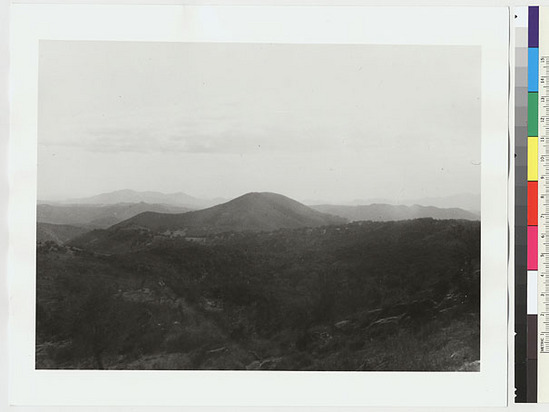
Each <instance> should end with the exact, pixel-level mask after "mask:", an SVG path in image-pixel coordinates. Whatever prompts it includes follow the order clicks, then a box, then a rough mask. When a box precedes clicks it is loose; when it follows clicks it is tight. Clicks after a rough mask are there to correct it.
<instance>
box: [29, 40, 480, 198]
mask: <svg viewBox="0 0 549 412" xmlns="http://www.w3.org/2000/svg"><path fill="white" fill-rule="evenodd" d="M480 57H481V56H480V48H477V47H469V46H373V45H372V46H371V45H368V46H364V45H290V44H282V45H280V44H279V45H273V44H212V43H209V44H206V43H202V44H196V43H195V44H188V43H187V44H185V43H130V42H76V41H74V42H66V41H42V42H41V43H40V78H39V126H38V127H39V137H38V155H39V158H38V159H39V165H38V198H39V199H44V200H56V199H64V198H74V197H81V196H88V195H94V194H97V193H102V192H108V191H113V190H118V189H126V188H127V189H134V190H155V191H161V192H166V193H168V192H180V191H181V192H185V193H188V194H190V195H193V196H198V197H218V196H220V197H225V198H232V197H235V196H238V195H241V194H244V193H246V192H250V191H272V192H278V193H282V194H285V195H287V196H290V197H292V198H295V199H297V200H301V201H303V200H311V199H314V200H322V201H329V202H340V201H341V202H342V201H350V200H352V199H371V198H385V199H393V200H395V201H398V200H399V199H410V198H422V197H438V196H451V195H455V194H459V193H472V194H478V193H480V165H479V163H480V63H481V60H480Z"/></svg>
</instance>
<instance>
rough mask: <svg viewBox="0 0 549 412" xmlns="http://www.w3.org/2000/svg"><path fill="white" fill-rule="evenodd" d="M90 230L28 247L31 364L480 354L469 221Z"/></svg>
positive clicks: (348, 360) (240, 363) (422, 358)
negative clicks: (196, 232) (33, 310)
mask: <svg viewBox="0 0 549 412" xmlns="http://www.w3.org/2000/svg"><path fill="white" fill-rule="evenodd" d="M92 233H93V232H92ZM101 233H102V236H97V235H94V236H95V237H94V236H91V235H90V236H88V235H87V237H84V238H82V239H84V240H82V239H81V240H80V241H78V240H75V241H74V242H73V243H69V245H66V246H59V245H56V244H53V243H52V242H46V243H40V244H39V245H38V247H37V354H36V361H37V367H38V368H109V369H263V370H268V369H277V370H353V371H354V370H469V369H470V368H471V366H470V365H472V364H473V363H474V362H475V361H477V360H478V359H479V350H480V341H479V332H480V327H479V293H480V279H479V268H480V223H479V222H477V221H466V220H433V219H416V220H408V221H396V222H354V223H349V224H339V225H332V226H321V227H304V228H296V229H279V230H274V231H269V232H225V233H215V234H206V235H204V236H201V237H199V238H196V237H192V238H191V237H186V236H185V235H181V236H179V235H177V236H176V235H174V234H173V233H170V232H169V231H167V232H163V233H158V232H153V231H151V230H149V229H144V228H134V229H128V228H118V229H117V230H113V231H110V232H108V233H107V234H108V236H107V235H105V233H103V232H101ZM94 239H95V241H93V240H94Z"/></svg>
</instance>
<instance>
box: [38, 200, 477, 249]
mask: <svg viewBox="0 0 549 412" xmlns="http://www.w3.org/2000/svg"><path fill="white" fill-rule="evenodd" d="M179 195H181V196H180V200H183V199H187V200H188V197H186V196H187V195H184V194H182V193H181V194H179ZM162 196H170V195H162V194H158V193H156V192H144V193H139V192H133V191H119V192H116V194H114V195H113V193H110V194H103V195H98V196H94V197H92V198H87V199H80V202H81V203H77V204H70V205H63V204H53V205H50V204H39V205H38V207H37V221H38V227H37V236H38V240H42V241H44V240H53V241H55V242H57V243H65V242H67V241H68V240H70V239H73V238H75V237H76V238H79V240H78V242H77V243H79V244H82V242H83V243H84V244H85V243H87V242H91V241H93V242H99V243H101V239H102V238H105V236H107V237H109V236H108V235H109V234H113V233H120V231H127V230H128V229H129V232H128V233H127V235H124V236H125V237H127V239H131V237H132V235H131V234H130V232H132V229H137V230H138V231H142V230H143V229H145V230H146V231H148V232H150V233H166V232H168V233H172V234H176V235H177V236H186V237H192V236H205V235H209V234H216V233H222V232H238V231H250V232H262V231H264V232H268V231H274V230H278V229H294V228H302V227H319V226H328V225H341V224H345V223H348V222H352V221H366V220H370V221H395V220H409V219H418V218H434V219H465V220H480V218H479V216H478V215H476V214H475V213H472V212H469V211H466V210H463V209H459V208H437V207H433V206H419V205H414V206H403V205H389V204H371V205H359V206H346V205H317V206H310V207H309V206H306V205H304V204H302V203H299V202H297V201H295V200H293V199H290V198H288V197H286V196H283V195H280V194H276V193H269V192H263V193H256V192H254V193H248V194H245V195H243V196H240V197H238V198H236V199H233V200H231V201H228V202H225V203H222V204H218V205H215V206H212V207H209V208H206V209H200V210H191V209H189V208H187V207H181V206H173V205H168V204H157V203H145V202H138V203H116V204H109V203H108V202H109V201H114V200H116V199H124V200H128V199H132V198H133V199H135V198H136V197H137V198H138V199H141V198H149V199H151V198H153V199H159V198H161V197H162ZM174 198H175V195H174ZM92 200H93V201H97V202H104V203H100V204H88V203H85V202H87V201H92ZM93 229H105V230H99V231H97V230H93ZM90 230H92V232H89V231H90ZM85 232H88V233H85ZM110 239H111V240H114V238H112V236H111V237H110Z"/></svg>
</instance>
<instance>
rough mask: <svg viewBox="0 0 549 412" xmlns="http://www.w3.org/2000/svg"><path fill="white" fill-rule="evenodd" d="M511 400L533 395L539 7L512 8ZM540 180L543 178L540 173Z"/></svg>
mask: <svg viewBox="0 0 549 412" xmlns="http://www.w3.org/2000/svg"><path fill="white" fill-rule="evenodd" d="M514 14H515V16H514V17H515V73H514V77H515V90H514V95H515V116H514V117H515V145H516V147H515V402H517V403H524V402H526V403H536V402H537V400H538V396H537V395H538V336H537V325H538V315H537V313H538V310H537V306H538V299H537V298H538V296H537V284H538V235H539V233H538V201H539V194H540V193H538V174H539V171H538V161H539V156H538V154H539V153H538V143H539V139H538V81H539V76H538V65H539V7H537V6H535V7H534V6H532V7H519V8H516V9H515V13H514ZM542 179H543V178H542Z"/></svg>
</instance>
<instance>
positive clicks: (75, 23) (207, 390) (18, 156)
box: [8, 4, 509, 407]
mask: <svg viewBox="0 0 549 412" xmlns="http://www.w3.org/2000/svg"><path fill="white" fill-rule="evenodd" d="M11 15H12V29H11V44H12V55H11V59H12V60H11V62H12V66H11V90H12V96H11V98H12V99H11V138H10V146H9V153H8V155H9V182H10V200H9V216H8V222H9V236H10V238H9V251H8V282H9V300H10V305H9V311H10V313H9V356H10V389H9V393H10V403H11V404H14V405H113V406H118V405H119V406H123V405H135V406H138V405H155V406H171V405H184V406H401V407H402V406H408V407H418V406H463V407H465V406H477V407H478V406H504V405H505V404H506V400H507V338H508V333H507V327H508V324H507V313H508V307H507V247H508V239H507V236H508V234H507V205H508V201H507V191H508V188H507V173H508V161H509V159H508V110H509V108H508V86H507V85H508V39H509V32H508V31H509V25H508V23H509V16H508V9H506V8H483V7H475V8H452V7H446V8H420V7H416V8H413V7H390V8H389V7H387V8H382V7H376V8H373V7H370V8H368V7H337V6H333V7H326V6H322V7H315V6H302V7H300V6H295V7H292V6H255V7H254V6H173V5H170V6H146V5H139V6H128V5H122V6H121V5H118V6H116V5H44V4H39V5H37V4H15V5H13V7H12V10H11ZM40 40H73V41H78V40H84V41H87V40H95V41H147V42H151V41H154V42H237V43H254V42H255V43H319V44H414V45H421V44H424V45H433V44H437V45H449V46H450V45H476V46H480V47H481V50H482V68H481V71H482V73H481V76H482V83H481V89H482V98H481V106H482V109H481V110H482V113H481V115H482V120H481V131H482V142H481V151H482V152H481V161H482V178H481V179H482V182H481V187H482V198H481V215H482V222H481V253H482V256H481V370H480V372H278V371H268V372H262V371H223V372H217V371H70V370H35V369H34V359H35V333H34V330H35V316H34V314H35V264H36V258H35V232H36V227H35V220H36V182H37V177H36V173H37V155H36V153H37V148H36V146H37V107H38V104H37V102H38V98H37V92H38V56H39V55H38V52H39V42H40ZM395 81H405V79H395ZM448 81H452V79H448ZM441 92H443V91H441ZM443 135H444V131H443V130H441V138H444V136H443Z"/></svg>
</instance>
